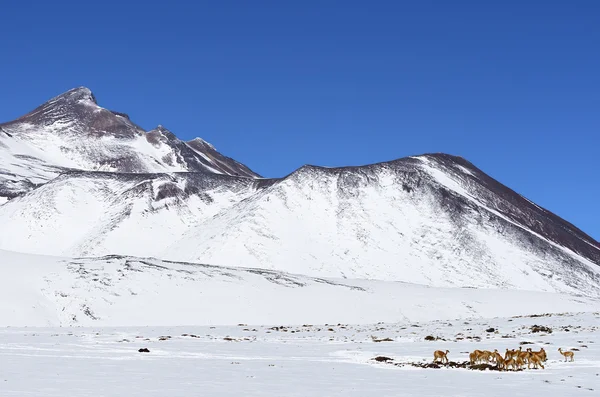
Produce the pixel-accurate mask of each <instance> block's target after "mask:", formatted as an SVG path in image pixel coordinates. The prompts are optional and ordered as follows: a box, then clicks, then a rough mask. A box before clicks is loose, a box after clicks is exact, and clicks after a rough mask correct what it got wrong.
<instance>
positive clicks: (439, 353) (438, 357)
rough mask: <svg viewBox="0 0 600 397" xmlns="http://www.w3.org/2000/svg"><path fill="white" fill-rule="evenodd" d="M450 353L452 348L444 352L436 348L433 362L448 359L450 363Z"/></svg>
mask: <svg viewBox="0 0 600 397" xmlns="http://www.w3.org/2000/svg"><path fill="white" fill-rule="evenodd" d="M448 353H450V350H446V352H445V353H444V352H443V351H441V350H436V351H434V352H433V362H434V363H435V362H436V361H437V360H441V362H442V363H443V362H444V360H446V363H448V356H447V355H448Z"/></svg>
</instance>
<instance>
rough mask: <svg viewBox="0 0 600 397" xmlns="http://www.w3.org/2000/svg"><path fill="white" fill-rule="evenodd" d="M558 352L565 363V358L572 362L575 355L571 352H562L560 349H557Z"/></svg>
mask: <svg viewBox="0 0 600 397" xmlns="http://www.w3.org/2000/svg"><path fill="white" fill-rule="evenodd" d="M558 352H559V353H560V354H562V355H563V356H564V357H565V361H567V357H570V358H571V360H570V361H574V359H575V353H573V352H564V351H562V347H559V348H558Z"/></svg>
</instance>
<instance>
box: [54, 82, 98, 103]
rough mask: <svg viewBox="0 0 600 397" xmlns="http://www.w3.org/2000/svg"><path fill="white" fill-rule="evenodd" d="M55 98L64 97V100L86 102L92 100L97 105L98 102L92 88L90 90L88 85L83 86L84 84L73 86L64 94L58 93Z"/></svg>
mask: <svg viewBox="0 0 600 397" xmlns="http://www.w3.org/2000/svg"><path fill="white" fill-rule="evenodd" d="M53 99H54V100H60V99H64V100H69V101H86V102H92V103H94V104H95V105H97V104H98V101H97V100H96V97H95V96H94V93H93V92H92V90H90V89H89V88H87V87H83V86H81V87H76V88H72V89H70V90H68V91H66V92H65V93H63V94H61V95H58V96H57V97H55V98H53Z"/></svg>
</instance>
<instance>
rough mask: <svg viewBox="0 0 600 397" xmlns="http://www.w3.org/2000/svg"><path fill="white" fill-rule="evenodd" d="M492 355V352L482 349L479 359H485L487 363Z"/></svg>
mask: <svg viewBox="0 0 600 397" xmlns="http://www.w3.org/2000/svg"><path fill="white" fill-rule="evenodd" d="M492 357H493V353H492V352H491V351H489V350H484V351H483V352H482V353H481V361H485V362H486V363H489V362H490V360H491V359H492Z"/></svg>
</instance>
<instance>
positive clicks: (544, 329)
mask: <svg viewBox="0 0 600 397" xmlns="http://www.w3.org/2000/svg"><path fill="white" fill-rule="evenodd" d="M530 329H531V332H532V333H537V332H545V333H547V334H551V333H552V328H550V327H546V326H544V325H532V326H531V328H530Z"/></svg>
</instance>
